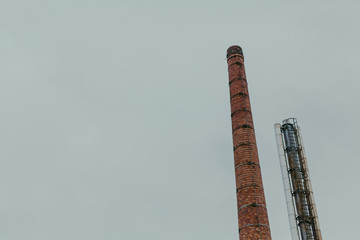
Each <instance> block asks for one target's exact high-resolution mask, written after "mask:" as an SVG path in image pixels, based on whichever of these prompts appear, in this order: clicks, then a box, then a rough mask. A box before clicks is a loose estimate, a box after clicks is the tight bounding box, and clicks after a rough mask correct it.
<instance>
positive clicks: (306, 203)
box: [274, 118, 322, 240]
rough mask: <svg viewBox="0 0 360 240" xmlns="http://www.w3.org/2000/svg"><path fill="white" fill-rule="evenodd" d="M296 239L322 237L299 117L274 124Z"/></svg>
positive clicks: (289, 211)
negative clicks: (297, 119) (298, 122)
mask: <svg viewBox="0 0 360 240" xmlns="http://www.w3.org/2000/svg"><path fill="white" fill-rule="evenodd" d="M274 128H275V134H276V142H277V147H278V153H279V160H280V167H281V173H282V178H283V184H284V191H285V197H286V203H287V208H288V215H289V223H290V229H291V236H292V239H293V240H300V239H301V240H322V237H321V232H320V226H319V219H318V215H317V211H316V206H315V200H314V194H313V190H312V186H311V181H310V175H309V169H308V165H307V160H306V156H305V149H304V145H303V141H302V137H301V129H300V127H299V126H298V124H297V121H296V119H295V118H289V119H285V120H284V121H283V122H282V125H281V124H280V123H276V124H275V125H274Z"/></svg>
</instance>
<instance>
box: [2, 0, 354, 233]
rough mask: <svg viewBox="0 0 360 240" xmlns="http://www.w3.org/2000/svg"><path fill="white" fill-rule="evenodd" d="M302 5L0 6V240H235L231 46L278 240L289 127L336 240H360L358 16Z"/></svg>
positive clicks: (284, 225) (320, 4)
mask: <svg viewBox="0 0 360 240" xmlns="http://www.w3.org/2000/svg"><path fill="white" fill-rule="evenodd" d="M305 2H306V3H305ZM305 2H304V1H303V3H289V2H287V1H284V2H277V3H274V2H271V3H269V2H268V1H257V2H256V3H255V2H253V3H247V1H226V2H222V3H220V2H219V1H210V2H209V1H197V2H193V1H173V2H171V1H151V2H149V1H147V2H146V1H138V2H133V1H110V0H103V1H84V0H77V1H76V0H75V1H74V0H73V1H64V0H61V1H60V0H58V1H55V0H53V1H40V0H33V1H16V0H14V1H6V0H2V1H1V0H0V110H1V111H0V119H1V120H0V122H1V127H0V146H1V147H0V149H1V151H0V157H1V167H0V239H3V240H23V239H26V240H42V239H44V240H48V239H51V240H63V239H69V240H97V239H107V240H111V239H126V240H128V239H129V240H140V239H141V240H142V239H154V240H155V239H156V240H184V239H194V240H197V239H199V240H201V239H207V240H218V239H237V238H238V233H237V216H236V196H235V182H234V167H233V156H232V139H231V119H230V104H229V90H228V79H227V66H226V57H225V55H226V49H227V48H228V47H229V46H230V45H233V44H238V45H240V46H241V47H242V48H243V50H244V55H245V67H246V72H247V78H248V82H249V90H250V97H251V103H252V109H253V117H254V121H255V130H256V135H257V142H258V149H259V154H260V162H261V167H262V173H263V181H264V186H265V194H266V198H267V205H268V212H269V219H270V224H271V230H272V235H273V239H276V240H287V239H290V231H289V225H288V219H287V212H286V204H285V199H284V193H283V188H282V180H281V173H280V168H279V163H278V157H277V152H276V151H277V150H276V143H275V137H274V131H273V124H274V123H275V122H278V121H281V120H283V119H284V118H287V117H297V118H298V121H299V124H300V126H301V127H302V132H303V138H304V143H305V147H306V151H307V157H308V161H309V168H310V173H311V178H312V184H313V188H314V192H315V201H316V204H317V207H318V213H319V219H320V225H321V229H322V234H323V237H324V239H327V240H335V239H356V238H357V237H358V233H357V232H358V231H357V227H358V226H357V225H358V224H357V223H358V216H359V215H360V209H359V208H358V207H357V204H358V202H359V201H360V194H359V193H358V190H357V189H358V182H359V181H358V176H357V175H358V169H359V167H360V163H359V161H358V149H357V146H358V144H359V139H358V135H359V128H358V127H357V126H358V119H359V118H360V114H359V110H358V103H359V101H360V97H359V94H358V91H359V83H358V80H359V78H360V69H359V67H358V63H359V60H358V58H359V55H360V48H359V42H360V32H359V27H358V25H359V21H360V15H359V14H358V11H359V7H360V3H357V2H356V1H317V3H313V1H305Z"/></svg>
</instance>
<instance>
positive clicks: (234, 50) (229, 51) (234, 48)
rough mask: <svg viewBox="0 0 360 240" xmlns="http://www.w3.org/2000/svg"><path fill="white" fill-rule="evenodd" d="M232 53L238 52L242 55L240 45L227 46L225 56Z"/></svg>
mask: <svg viewBox="0 0 360 240" xmlns="http://www.w3.org/2000/svg"><path fill="white" fill-rule="evenodd" d="M234 54H240V55H242V56H244V54H243V51H242V49H241V47H240V46H238V45H234V46H231V47H229V48H228V50H227V54H226V57H227V58H229V57H230V56H231V55H234Z"/></svg>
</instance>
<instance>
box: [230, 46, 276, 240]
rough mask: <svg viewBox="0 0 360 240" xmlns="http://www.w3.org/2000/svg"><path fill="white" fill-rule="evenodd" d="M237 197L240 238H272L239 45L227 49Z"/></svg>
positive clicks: (268, 239) (242, 57)
mask: <svg viewBox="0 0 360 240" xmlns="http://www.w3.org/2000/svg"><path fill="white" fill-rule="evenodd" d="M227 62H228V70H229V85H230V103H231V120H232V133H233V146H234V162H235V179H236V196H237V206H238V223H239V237H240V240H250V239H251V240H253V239H256V240H258V239H262V240H271V234H270V227H269V220H268V215H267V210H266V203H265V195H264V190H263V184H262V178H261V171H260V165H259V157H258V152H257V147H256V139H255V131H254V123H253V119H252V114H251V106H250V98H249V91H248V87H247V81H246V75H245V67H244V56H243V53H242V49H241V48H240V47H239V46H231V47H230V48H229V49H228V50H227Z"/></svg>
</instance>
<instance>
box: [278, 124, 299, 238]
mask: <svg viewBox="0 0 360 240" xmlns="http://www.w3.org/2000/svg"><path fill="white" fill-rule="evenodd" d="M274 129H275V136H276V143H277V149H278V153H279V161H280V168H281V174H282V180H283V185H284V192H285V198H286V206H287V210H288V217H289V224H290V232H291V239H292V240H300V236H299V232H298V228H297V224H296V215H295V205H294V202H293V198H292V195H291V192H292V191H291V181H290V178H289V172H288V169H289V167H288V164H287V161H286V156H285V152H284V150H285V149H284V143H283V139H282V135H281V125H280V123H276V124H275V125H274Z"/></svg>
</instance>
